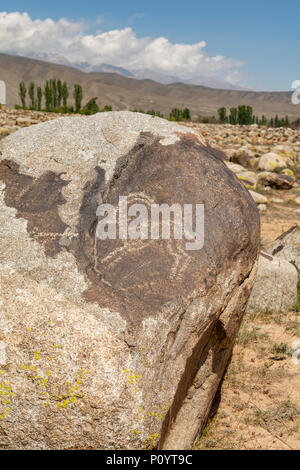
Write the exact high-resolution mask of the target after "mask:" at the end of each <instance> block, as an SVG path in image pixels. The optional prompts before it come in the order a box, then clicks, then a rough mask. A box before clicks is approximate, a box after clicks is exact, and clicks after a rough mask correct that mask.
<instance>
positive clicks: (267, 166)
mask: <svg viewBox="0 0 300 470" xmlns="http://www.w3.org/2000/svg"><path fill="white" fill-rule="evenodd" d="M287 166H288V162H287V160H286V159H285V158H284V157H281V156H280V155H277V154H276V153H267V154H266V155H263V156H262V157H260V159H259V162H258V169H259V170H265V171H274V170H276V169H277V168H286V167H287Z"/></svg>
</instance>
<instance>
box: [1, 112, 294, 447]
mask: <svg viewBox="0 0 300 470" xmlns="http://www.w3.org/2000/svg"><path fill="white" fill-rule="evenodd" d="M61 116H62V115H57V114H53V113H40V112H33V111H17V110H8V109H7V110H5V109H0V139H1V138H5V137H6V136H7V135H8V134H10V133H11V132H15V131H17V130H18V129H20V128H22V127H25V126H30V125H34V124H37V123H39V122H44V121H48V120H51V119H56V118H59V117H61ZM189 126H191V127H193V128H194V130H198V131H199V133H201V134H202V135H203V136H204V137H205V138H206V139H207V140H208V142H209V144H210V145H211V146H212V147H215V148H218V149H221V150H223V151H224V152H225V154H226V156H227V160H226V164H227V166H228V167H229V168H230V169H231V170H232V171H233V172H234V173H236V175H237V177H238V178H239V179H240V180H241V181H242V183H243V184H245V185H246V187H247V188H248V189H249V190H250V191H251V194H252V196H253V198H254V200H255V202H256V203H257V205H258V208H259V211H260V213H261V246H262V250H264V251H267V250H268V247H269V245H270V244H271V243H272V242H273V241H274V240H275V239H276V238H277V237H278V236H280V235H281V234H282V233H283V232H285V231H286V230H288V229H289V228H290V227H291V226H293V225H295V224H297V223H298V224H299V223H300V131H299V130H292V129H283V128H280V129H267V128H258V127H257V126H256V125H253V126H230V125H206V124H189ZM299 311H300V300H299V301H298V305H295V306H294V307H293V308H290V309H289V311H284V312H283V311H280V312H277V313H272V312H264V313H263V312H256V313H248V314H247V316H246V318H245V321H244V324H243V325H242V328H241V330H240V334H239V338H238V341H237V344H236V346H235V348H234V351H233V356H232V360H231V363H230V364H229V367H228V369H227V373H226V375H225V378H224V381H223V384H222V392H221V394H220V397H219V402H218V403H216V406H215V408H214V409H213V411H212V414H211V417H210V420H209V422H208V425H207V427H206V429H205V431H204V433H203V435H202V437H201V438H200V439H199V441H198V442H197V443H196V445H195V448H196V449H263V448H265V449H297V448H299V447H300V437H299V416H300V414H299V413H300V399H299V387H300V364H297V363H295V361H294V362H293V361H292V353H293V349H292V346H293V344H294V343H295V341H299V340H300V323H299V320H300V319H299Z"/></svg>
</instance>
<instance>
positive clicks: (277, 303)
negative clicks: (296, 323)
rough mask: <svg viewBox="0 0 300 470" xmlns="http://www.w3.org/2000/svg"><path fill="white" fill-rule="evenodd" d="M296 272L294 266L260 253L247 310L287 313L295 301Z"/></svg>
mask: <svg viewBox="0 0 300 470" xmlns="http://www.w3.org/2000/svg"><path fill="white" fill-rule="evenodd" d="M297 284H298V272H297V269H296V268H295V266H293V265H292V264H291V263H289V262H288V261H286V260H285V259H281V258H278V257H275V256H271V255H269V254H267V253H261V254H260V256H259V261H258V270H257V275H256V278H255V283H254V287H253V290H252V293H251V296H250V299H249V302H248V305H247V312H248V313H253V312H274V313H275V312H276V313H288V312H289V310H291V309H292V308H293V307H294V306H295V304H296V302H297Z"/></svg>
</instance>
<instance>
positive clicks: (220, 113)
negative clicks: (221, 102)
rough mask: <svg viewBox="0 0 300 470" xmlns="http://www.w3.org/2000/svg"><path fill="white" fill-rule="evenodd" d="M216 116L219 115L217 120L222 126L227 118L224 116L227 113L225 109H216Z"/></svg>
mask: <svg viewBox="0 0 300 470" xmlns="http://www.w3.org/2000/svg"><path fill="white" fill-rule="evenodd" d="M218 114H219V120H220V122H221V123H222V124H224V123H225V122H228V118H227V116H226V114H227V111H226V108H224V107H223V108H220V109H218Z"/></svg>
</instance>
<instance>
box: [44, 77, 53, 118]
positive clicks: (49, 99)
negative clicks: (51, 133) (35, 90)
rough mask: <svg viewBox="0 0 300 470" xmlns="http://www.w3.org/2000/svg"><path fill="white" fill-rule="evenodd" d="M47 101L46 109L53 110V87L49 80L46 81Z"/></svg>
mask: <svg viewBox="0 0 300 470" xmlns="http://www.w3.org/2000/svg"><path fill="white" fill-rule="evenodd" d="M44 93H45V102H46V110H47V111H51V107H52V88H51V86H50V84H49V81H48V80H47V81H46V83H45V91H44Z"/></svg>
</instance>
